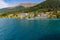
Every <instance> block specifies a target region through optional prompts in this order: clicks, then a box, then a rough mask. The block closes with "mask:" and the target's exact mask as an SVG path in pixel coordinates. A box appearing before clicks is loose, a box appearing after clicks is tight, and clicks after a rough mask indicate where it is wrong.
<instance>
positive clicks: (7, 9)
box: [0, 3, 36, 13]
mask: <svg viewBox="0 0 60 40" xmlns="http://www.w3.org/2000/svg"><path fill="white" fill-rule="evenodd" d="M35 5H36V4H33V3H28V4H27V3H21V4H19V5H17V6H13V7H8V8H3V9H0V13H6V12H12V11H20V10H22V9H25V8H29V7H33V6H35Z"/></svg>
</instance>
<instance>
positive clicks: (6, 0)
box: [0, 0, 44, 9]
mask: <svg viewBox="0 0 60 40" xmlns="http://www.w3.org/2000/svg"><path fill="white" fill-rule="evenodd" d="M43 1H44V0H0V9H1V8H5V7H9V6H15V5H18V4H20V3H41V2H43Z"/></svg>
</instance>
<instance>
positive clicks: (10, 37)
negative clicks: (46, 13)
mask: <svg viewBox="0 0 60 40" xmlns="http://www.w3.org/2000/svg"><path fill="white" fill-rule="evenodd" d="M0 40H60V20H26V19H0Z"/></svg>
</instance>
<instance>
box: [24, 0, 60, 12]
mask: <svg viewBox="0 0 60 40" xmlns="http://www.w3.org/2000/svg"><path fill="white" fill-rule="evenodd" d="M53 10H60V0H46V1H44V2H42V3H40V4H38V5H36V6H34V7H30V8H28V9H25V12H32V11H53Z"/></svg>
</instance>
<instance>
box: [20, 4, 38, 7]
mask: <svg viewBox="0 0 60 40" xmlns="http://www.w3.org/2000/svg"><path fill="white" fill-rule="evenodd" d="M35 5H37V4H35V3H21V4H19V6H23V7H25V8H27V7H33V6H35Z"/></svg>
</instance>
